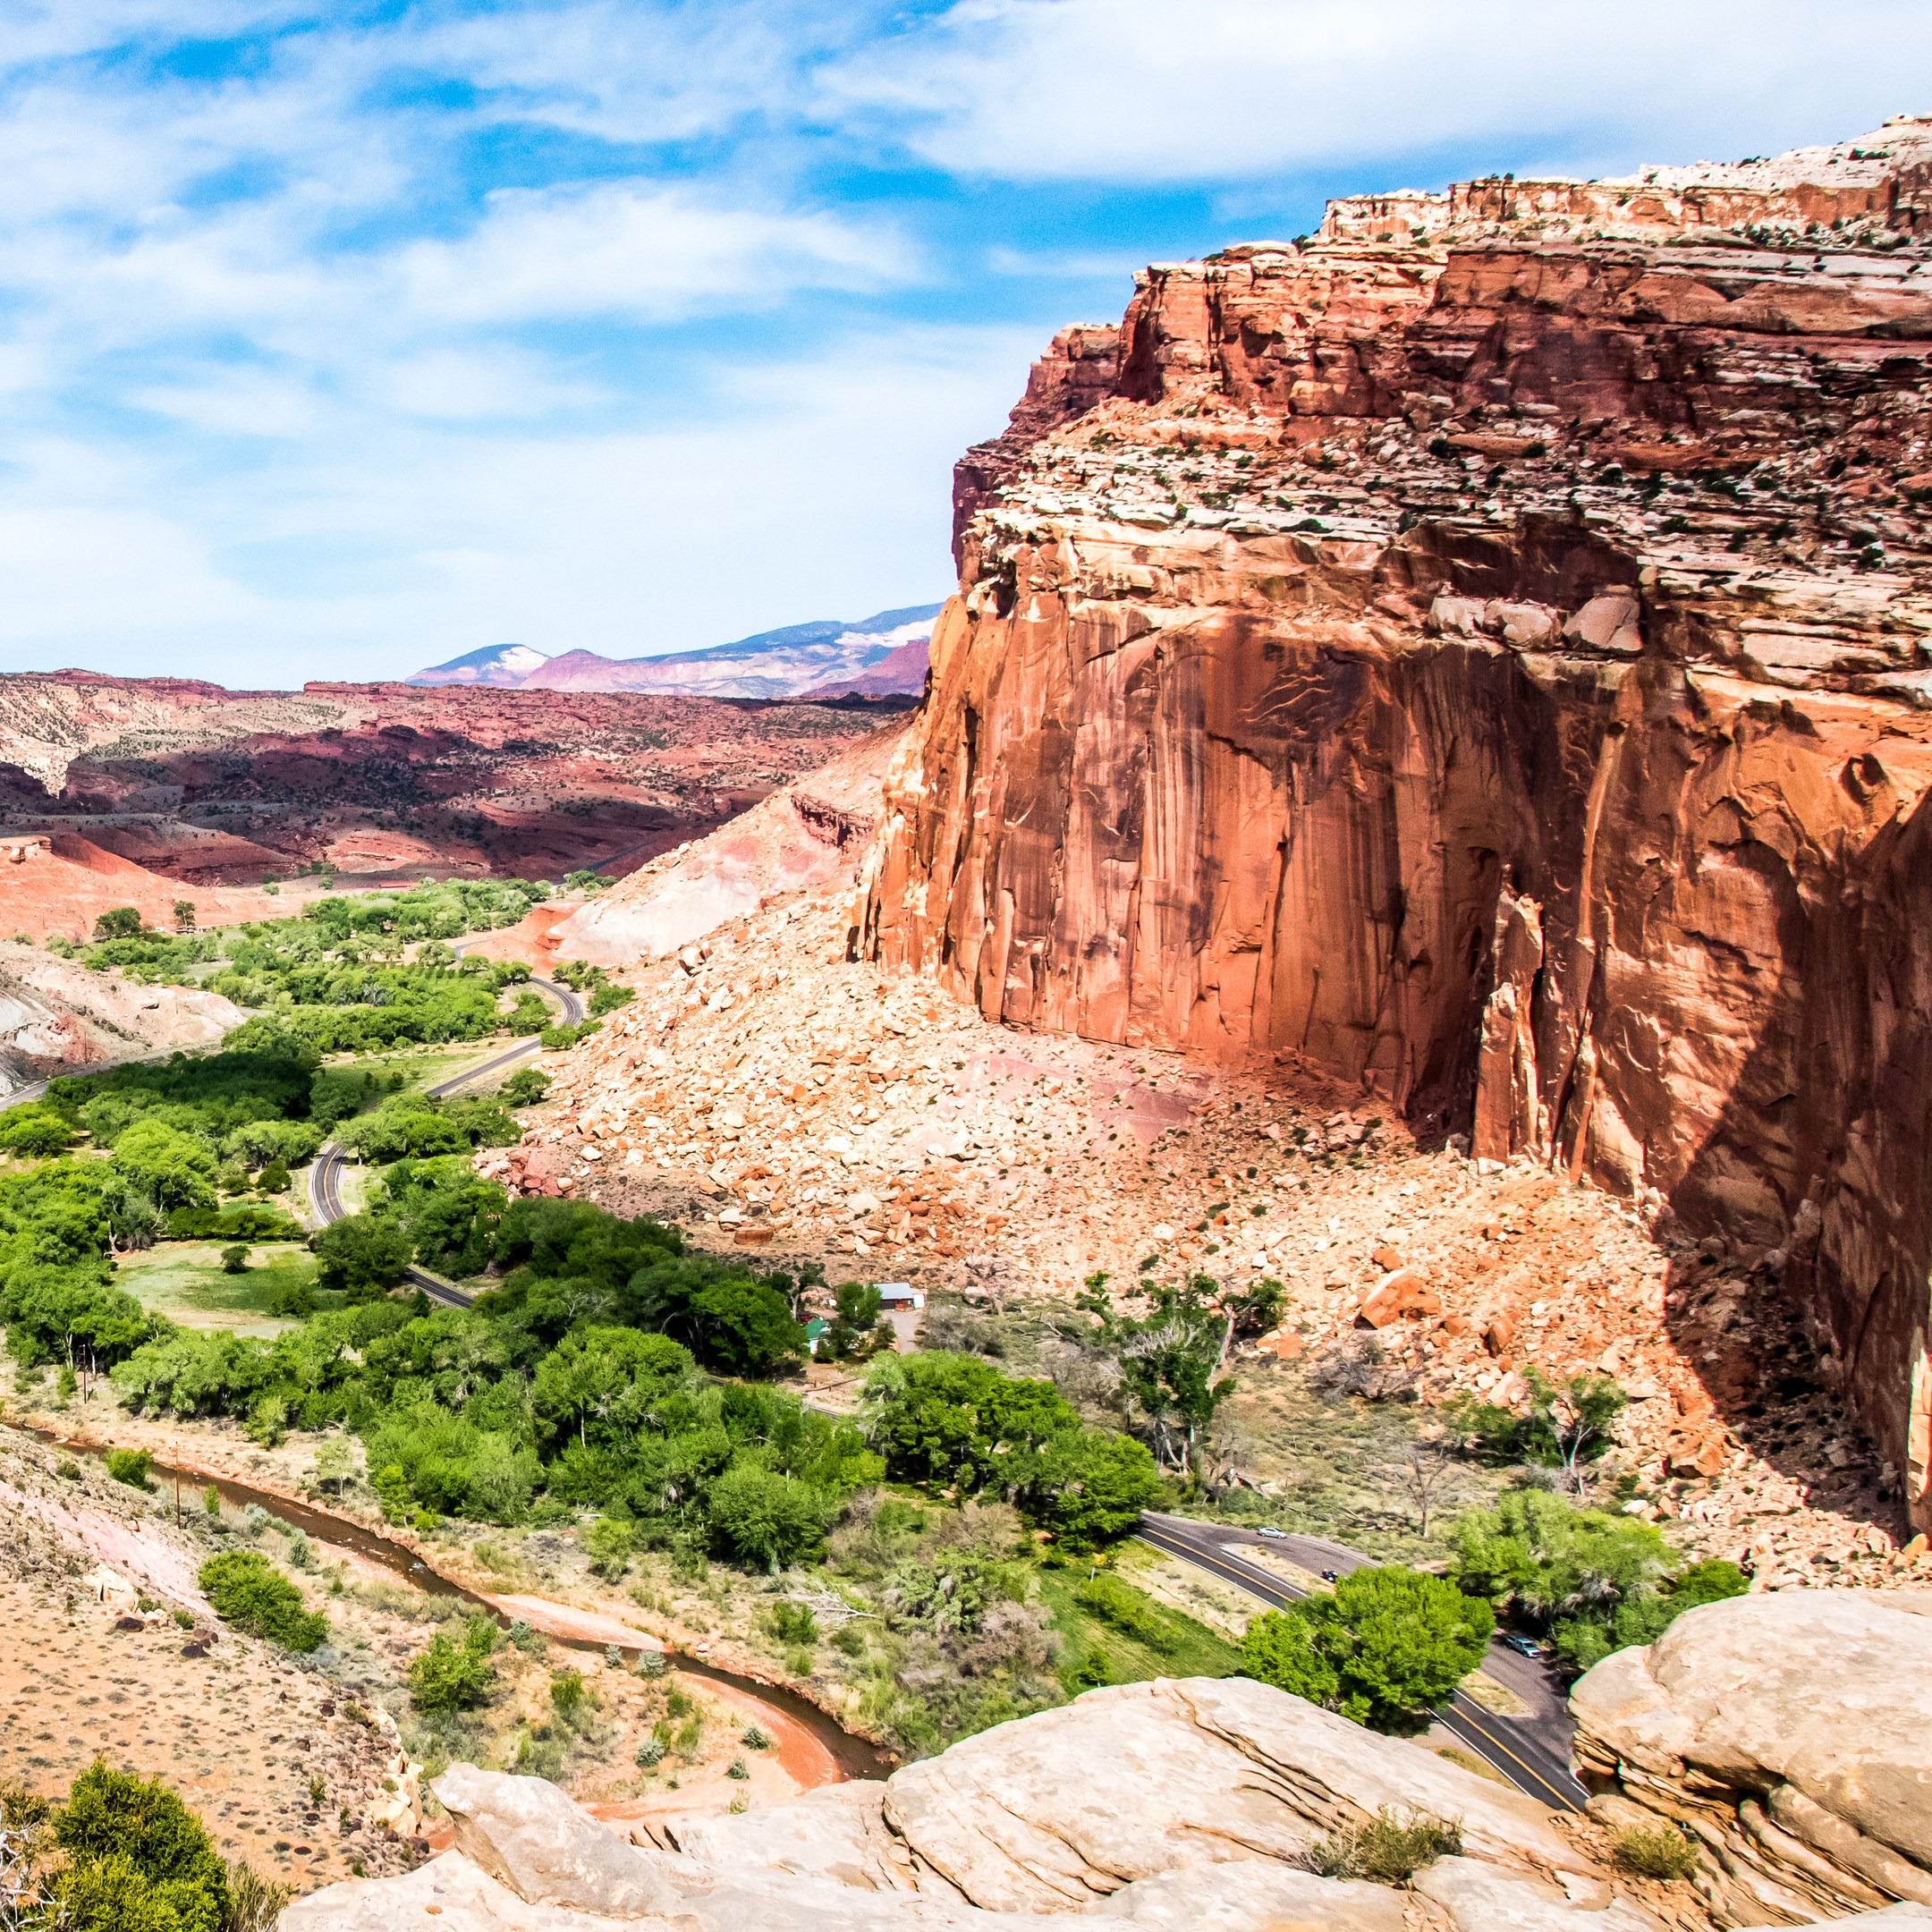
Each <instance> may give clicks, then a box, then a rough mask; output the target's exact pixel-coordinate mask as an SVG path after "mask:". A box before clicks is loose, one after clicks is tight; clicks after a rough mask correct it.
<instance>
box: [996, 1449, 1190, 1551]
mask: <svg viewBox="0 0 1932 1932" xmlns="http://www.w3.org/2000/svg"><path fill="white" fill-rule="evenodd" d="M1163 1487H1164V1485H1163V1484H1162V1481H1161V1473H1160V1470H1158V1468H1157V1467H1156V1465H1155V1462H1154V1458H1153V1456H1152V1454H1151V1453H1149V1452H1148V1447H1147V1445H1146V1444H1145V1443H1140V1442H1136V1441H1135V1440H1134V1439H1133V1437H1132V1436H1116V1435H1115V1434H1114V1432H1113V1431H1112V1430H1111V1429H1095V1428H1083V1429H1080V1430H1078V1431H1076V1432H1074V1433H1072V1434H1070V1435H1063V1436H1055V1437H1054V1439H1053V1440H1052V1442H1050V1443H1049V1444H1048V1445H1047V1448H1046V1450H1045V1452H1044V1453H1043V1454H1042V1457H1041V1467H1040V1477H1039V1481H1038V1485H1037V1486H1036V1489H1035V1494H1034V1496H1033V1498H1032V1506H1031V1508H1030V1512H1029V1513H1030V1515H1031V1516H1032V1517H1033V1519H1034V1521H1037V1522H1038V1523H1040V1524H1041V1525H1043V1526H1044V1527H1045V1528H1047V1529H1048V1530H1052V1531H1053V1533H1054V1537H1055V1540H1056V1541H1057V1542H1059V1543H1060V1544H1062V1545H1063V1546H1065V1547H1066V1548H1067V1549H1069V1550H1090V1549H1093V1548H1095V1547H1097V1546H1099V1545H1101V1544H1105V1543H1111V1542H1113V1541H1114V1540H1115V1539H1116V1538H1120V1537H1123V1536H1126V1535H1129V1534H1130V1533H1131V1531H1132V1530H1133V1529H1134V1528H1135V1526H1136V1525H1137V1524H1138V1523H1139V1522H1140V1513H1141V1512H1142V1511H1143V1510H1147V1509H1151V1508H1152V1507H1153V1506H1154V1504H1157V1502H1159V1501H1160V1498H1161V1492H1162V1489H1163Z"/></svg>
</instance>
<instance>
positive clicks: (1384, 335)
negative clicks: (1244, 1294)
mask: <svg viewBox="0 0 1932 1932" xmlns="http://www.w3.org/2000/svg"><path fill="white" fill-rule="evenodd" d="M1928 171H1932V123H1924V122H1910V121H1908V122H1902V123H1894V124H1892V125H1888V126H1887V127H1886V128H1885V129H1884V130H1882V131H1879V132H1877V133H1876V134H1871V135H1868V136H1864V137H1861V138H1860V140H1857V141H1854V142H1849V143H1844V144H1842V145H1840V146H1839V147H1836V148H1819V149H1814V150H1806V151H1804V152H1802V153H1800V154H1797V155H1792V156H1786V157H1779V158H1778V159H1777V160H1775V161H1767V162H1753V163H1750V164H1744V165H1739V166H1737V167H1733V168H1723V167H1714V166H1700V167H1699V168H1696V169H1688V170H1675V171H1672V170H1657V169H1653V170H1646V171H1644V172H1643V174H1640V175H1639V176H1634V177H1631V179H1630V180H1629V181H1626V182H1473V183H1465V184H1462V186H1460V187H1458V188H1457V189H1455V190H1453V191H1451V192H1450V193H1449V194H1448V195H1446V196H1440V197H1436V196H1411V197H1402V198H1391V197H1380V198H1371V199H1366V200H1362V201H1357V202H1350V203H1340V204H1336V205H1335V207H1334V208H1332V209H1331V211H1330V214H1329V216H1328V219H1327V220H1326V222H1325V224H1324V226H1323V230H1322V233H1321V234H1320V235H1318V237H1316V238H1315V239H1313V240H1312V241H1309V242H1303V243H1300V244H1274V243H1268V244H1258V245H1254V246H1250V247H1244V248H1239V249H1233V250H1226V251H1224V253H1223V254H1221V255H1219V256H1216V257H1214V258H1210V259H1208V260H1207V261H1203V262H1195V263H1188V264H1182V265H1178V266H1168V267H1157V268H1154V269H1150V270H1149V271H1148V272H1147V274H1146V275H1143V276H1142V277H1140V286H1139V289H1138V292H1136V294H1135V296H1134V299H1133V301H1132V303H1131V306H1130V308H1129V309H1128V312H1127V316H1126V318H1125V321H1124V324H1123V326H1122V327H1121V328H1120V329H1119V330H1118V331H1117V332H1113V331H1106V330H1084V331H1075V332H1069V333H1068V334H1065V335H1062V336H1061V337H1060V338H1058V339H1056V342H1055V347H1054V350H1053V352H1052V353H1051V354H1050V355H1049V357H1048V358H1047V360H1045V361H1044V362H1043V363H1042V364H1041V365H1040V366H1039V368H1038V369H1036V371H1035V376H1034V379H1033V382H1032V384H1031V386H1030V389H1029V394H1028V396H1027V398H1026V400H1025V401H1024V402H1022V404H1021V408H1020V409H1019V410H1018V411H1015V416H1014V421H1013V426H1012V427H1011V428H1009V430H1008V431H1007V432H1006V434H1005V435H1004V436H1003V437H1002V438H1000V439H999V440H998V441H997V442H996V443H994V444H991V445H984V446H982V447H981V448H980V449H979V450H976V451H974V452H972V453H970V454H969V456H968V457H967V458H966V460H965V461H964V462H962V465H961V469H960V471H959V478H958V485H957V491H956V495H957V500H958V504H959V508H960V511H961V516H962V522H961V528H960V532H959V541H958V547H959V555H960V565H961V593H960V595H959V597H957V598H956V599H955V600H954V602H953V604H952V605H951V606H949V607H948V609H947V611H946V612H945V614H944V615H943V616H942V618H941V620H940V622H939V623H938V624H937V626H936V630H935V633H934V638H933V671H932V682H931V687H930V694H929V697H928V703H927V706H926V708H925V710H924V712H923V713H922V715H921V716H920V718H919V721H918V723H917V724H916V725H915V727H914V730H913V732H912V733H911V735H910V737H909V739H908V741H907V744H906V747H905V749H904V750H903V752H902V755H901V757H900V758H899V759H898V761H897V762H896V764H895V766H894V770H893V772H892V774H891V775H890V777H889V779H888V784H887V814H886V818H885V823H884V826H883V827H882V831H881V835H880V837H879V840H878V842H877V845H876V847H875V850H874V852H873V855H872V859H871V861H870V864H869V874H868V881H867V886H866V891H865V893H864V895H863V899H862V903H861V908H860V913H859V915H858V922H859V945H860V949H861V951H862V952H863V953H866V954H867V955H868V956H870V957H873V958H876V959H877V960H879V961H881V962H886V963H893V964H908V965H912V966H915V967H918V968H920V969H923V970H928V971H931V972H934V973H936V974H937V975H939V976H940V977H941V978H942V979H944V980H945V981H946V982H947V983H948V984H949V985H951V986H952V987H953V988H954V989H955V990H957V991H958V992H959V993H960V994H962V996H965V997H967V998H970V1000H972V1001H973V1002H974V1003H975V1004H978V1006H979V1008H980V1010H981V1011H982V1012H983V1013H986V1014H987V1016H988V1017H989V1018H993V1019H996V1020H999V1021H1004V1022H1005V1023H1008V1024H1011V1025H1016V1026H1023V1027H1031V1028H1037V1029H1041V1030H1057V1031H1065V1032H1072V1033H1079V1034H1083V1035H1086V1036H1089V1037H1090V1038H1097V1039H1102V1040H1107V1041H1114V1042H1120V1043H1123V1044H1124V1045H1127V1046H1129V1047H1142V1046H1145V1047H1165V1048H1174V1049H1178V1050H1182V1051H1185V1052H1188V1053H1191V1054H1196V1055H1212V1056H1215V1057H1216V1058H1222V1059H1226V1060H1241V1059H1244V1058H1246V1057H1248V1056H1250V1055H1274V1056H1276V1057H1278V1058H1280V1059H1283V1060H1293V1061H1299V1062H1301V1063H1304V1064H1306V1065H1308V1066H1309V1067H1311V1068H1312V1069H1314V1070H1315V1071H1318V1072H1322V1073H1326V1074H1328V1075H1331V1076H1339V1077H1341V1078H1343V1079H1344V1080H1348V1081H1350V1082H1351V1083H1352V1084H1355V1085H1357V1086H1359V1087H1360V1089H1361V1090H1362V1091H1363V1092H1364V1093H1365V1095H1367V1096H1369V1097H1370V1098H1371V1099H1372V1100H1373V1101H1375V1102H1377V1103H1378V1104H1382V1105H1385V1106H1389V1107H1393V1108H1394V1109H1396V1110H1398V1111H1399V1112H1400V1113H1401V1114H1402V1115H1403V1116H1404V1117H1405V1118H1406V1119H1407V1120H1408V1121H1409V1122H1410V1123H1411V1125H1412V1126H1414V1127H1416V1128H1417V1129H1418V1130H1419V1131H1421V1132H1423V1133H1424V1134H1425V1135H1426V1134H1428V1133H1431V1132H1433V1133H1437V1134H1445V1133H1448V1132H1451V1131H1470V1132H1471V1133H1472V1134H1473V1136H1474V1139H1475V1151H1476V1153H1477V1154H1478V1155H1479V1157H1484V1158H1487V1159H1496V1160H1502V1159H1508V1158H1511V1157H1517V1156H1528V1157H1533V1158H1536V1159H1538V1160H1544V1161H1547V1162H1550V1163H1552V1164H1554V1165H1555V1166H1556V1167H1557V1168H1558V1169H1559V1170H1561V1171H1563V1172H1566V1173H1569V1174H1588V1175H1589V1176H1591V1177H1592V1178H1594V1179H1595V1180H1597V1181H1598V1182H1602V1183H1604V1184H1606V1185H1608V1186H1611V1187H1613V1188H1615V1189H1617V1190H1619V1191H1624V1192H1626V1193H1628V1194H1631V1195H1633V1196H1635V1197H1636V1198H1637V1199H1640V1201H1642V1202H1643V1203H1644V1204H1645V1205H1646V1206H1647V1207H1648V1208H1650V1209H1652V1210H1653V1211H1655V1210H1661V1209H1662V1208H1665V1206H1666V1205H1667V1206H1668V1208H1670V1209H1671V1210H1672V1211H1674V1215H1675V1216H1677V1218H1678V1219H1679V1221H1680V1222H1682V1224H1686V1225H1687V1226H1688V1227H1689V1228H1691V1230H1692V1231H1694V1232H1698V1233H1702V1232H1706V1231H1710V1230H1716V1231H1718V1232H1720V1233H1724V1234H1725V1235H1726V1236H1727V1237H1729V1238H1731V1239H1732V1240H1733V1241H1737V1242H1740V1243H1743V1244H1748V1245H1750V1246H1751V1247H1753V1248H1755V1249H1757V1250H1768V1251H1769V1252H1770V1254H1771V1255H1772V1257H1773V1265H1774V1266H1775V1267H1782V1268H1783V1271H1784V1279H1785V1282H1786V1284H1787V1286H1788V1287H1789V1289H1790V1290H1791V1292H1792V1293H1793V1294H1794V1295H1795V1296H1796V1297H1798V1299H1799V1300H1800V1301H1801V1305H1802V1306H1803V1307H1804V1308H1805V1309H1806V1310H1807V1312H1808V1315H1809V1318H1811V1319H1812V1320H1813V1322H1814V1324H1815V1326H1816V1328H1817V1331H1818V1335H1819V1336H1820V1337H1821V1339H1822V1340H1823V1341H1824V1342H1825V1343H1826V1345H1827V1347H1828V1348H1829V1349H1830V1350H1832V1351H1835V1362H1834V1369H1835V1373H1838V1374H1840V1375H1842V1377H1843V1381H1844V1383H1845V1385H1846V1386H1847V1387H1848V1389H1849V1390H1850V1391H1851V1393H1852V1396H1853V1399H1854V1400H1855V1401H1856V1402H1857V1403H1858V1404H1859V1406H1860V1411H1861V1412H1862V1414H1863V1416H1864V1419H1866V1421H1867V1423H1868V1426H1869V1427H1870V1428H1872V1429H1873V1431H1874V1433H1875V1435H1876V1436H1877V1440H1878V1442H1879V1444H1880V1445H1881V1448H1882V1449H1883V1451H1884V1453H1885V1455H1886V1456H1887V1457H1888V1458H1889V1459H1890V1460H1891V1461H1892V1462H1893V1463H1894V1465H1895V1467H1896V1469H1897V1470H1899V1471H1900V1473H1901V1479H1902V1485H1903V1487H1904V1489H1905V1491H1906V1494H1907V1498H1908V1503H1909V1506H1910V1508H1911V1512H1912V1514H1913V1517H1914V1520H1915V1521H1918V1522H1919V1523H1920V1524H1926V1523H1928V1522H1932V1354H1928V1347H1927V1328H1928V1312H1932V1310H1928V1286H1927V1275H1928V1259H1932V1218H1928V1216H1932V1208H1928V1202H1927V1198H1926V1195H1925V1191H1924V1189H1923V1188H1922V1186H1921V1185H1920V1184H1919V1165H1920V1159H1921V1156H1920V1149H1921V1148H1922V1147H1923V1145H1924V1143H1925V1138H1926V1131H1927V1128H1928V1117H1927V1096H1928V1093H1932V1030H1928V1022H1927V1015H1928V1012H1932V983H1928V945H1927V944H1926V939H1927V932H1926V924H1927V917H1928V915H1927V913H1926V911H1925V910H1924V909H1925V907H1926V906H1927V905H1928V902H1932V900H1928V891H1927V886H1928V883H1932V856H1928V852H1927V844H1928V835H1932V834H1928V826H1932V818H1928V814H1927V813H1925V812H1924V811H1921V810H1920V809H1919V807H1920V801H1921V798H1922V794H1923V793H1924V792H1925V789H1926V787H1927V784H1928V780H1932V716H1928V706H1932V546H1928V522H1927V517H1926V513H1925V504H1926V503H1927V501H1928V499H1932V383H1928V364H1932V243H1928V239H1927V229H1928V192H1927V186H1926V183H1927V181H1928Z"/></svg>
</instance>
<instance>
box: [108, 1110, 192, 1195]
mask: <svg viewBox="0 0 1932 1932" xmlns="http://www.w3.org/2000/svg"><path fill="white" fill-rule="evenodd" d="M114 1165H115V1166H116V1167H117V1168H118V1169H120V1171H121V1172H122V1173H123V1174H125V1175H127V1177H128V1178H129V1180H131V1182H133V1183H134V1184H135V1185H136V1186H137V1187H139V1188H140V1190H141V1191H142V1192H143V1193H144V1194H146V1195H148V1198H149V1199H152V1200H153V1201H154V1202H155V1203H156V1204H157V1206H159V1207H161V1208H212V1207H214V1206H215V1204H216V1198H215V1169H216V1162H215V1156H214V1155H213V1154H212V1153H211V1152H210V1151H209V1149H208V1147H207V1145H206V1144H205V1143H204V1142H202V1141H200V1140H197V1139H195V1138H194V1137H193V1136H192V1135H191V1134H185V1133H182V1132H181V1131H178V1130H177V1129H175V1128H173V1127H170V1126H169V1125H168V1124H167V1123H165V1121H158V1120H138V1121H136V1122H135V1123H134V1124H133V1125H132V1126H131V1127H130V1128H128V1129H127V1131H125V1132H123V1133H122V1134H120V1135H118V1136H117V1137H116V1139H115V1140H114Z"/></svg>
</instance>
